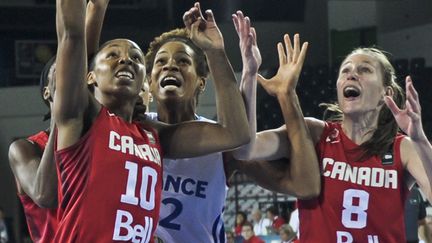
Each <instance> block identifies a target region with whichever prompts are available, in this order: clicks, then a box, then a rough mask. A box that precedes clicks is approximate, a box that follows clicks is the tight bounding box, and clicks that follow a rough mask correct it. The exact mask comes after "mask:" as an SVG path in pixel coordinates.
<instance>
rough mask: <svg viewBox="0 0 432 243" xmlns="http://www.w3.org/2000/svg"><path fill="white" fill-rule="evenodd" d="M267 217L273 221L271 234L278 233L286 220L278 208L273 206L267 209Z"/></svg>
mask: <svg viewBox="0 0 432 243" xmlns="http://www.w3.org/2000/svg"><path fill="white" fill-rule="evenodd" d="M266 214H267V218H268V219H269V220H270V221H271V222H272V223H271V231H272V232H268V233H269V234H271V233H275V234H278V232H279V229H280V227H281V226H282V225H283V224H285V220H284V219H283V218H282V217H281V216H279V213H278V210H277V209H276V208H275V207H273V206H271V207H269V208H268V209H267V211H266Z"/></svg>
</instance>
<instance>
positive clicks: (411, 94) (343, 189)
mask: <svg viewBox="0 0 432 243" xmlns="http://www.w3.org/2000/svg"><path fill="white" fill-rule="evenodd" d="M287 71H289V70H288V69H286V68H284V67H283V66H282V65H281V66H280V67H279V70H278V73H277V74H276V76H274V77H273V78H271V79H270V80H266V79H265V78H263V77H260V82H261V84H262V85H263V86H264V88H265V89H266V90H267V91H268V92H269V93H273V92H274V90H277V89H278V88H279V87H280V84H281V82H282V81H284V80H285V79H284V77H283V75H282V74H283V73H284V72H287ZM294 87H295V85H294ZM293 92H295V90H294V89H293ZM406 92H407V100H406V102H405V106H406V107H405V108H402V109H399V108H398V106H399V107H403V105H404V101H403V100H404V98H403V91H402V89H401V88H400V87H399V86H398V84H397V83H396V81H395V73H394V68H393V67H392V65H391V64H390V62H389V61H388V59H387V57H386V56H385V55H384V54H383V52H382V51H380V50H377V49H374V48H360V49H357V50H354V51H353V52H352V53H350V54H349V55H348V56H347V57H346V59H345V60H344V61H343V63H342V65H341V67H340V71H339V77H338V81H337V94H338V104H337V105H334V106H330V107H329V108H330V109H331V110H333V111H336V112H337V113H336V116H335V117H334V118H333V121H332V122H325V121H321V120H317V119H312V118H307V119H306V123H307V124H308V127H309V130H310V133H311V138H312V140H313V141H314V143H315V144H316V150H317V154H318V157H319V165H320V167H321V183H322V190H321V194H320V196H319V197H318V198H317V199H311V200H299V215H300V240H301V241H302V242H303V241H304V242H370V243H376V242H390V243H392V242H404V241H405V233H404V232H405V231H404V223H403V219H404V201H405V198H406V194H407V191H408V190H409V188H410V187H411V186H412V184H413V182H414V181H417V183H418V184H419V185H420V187H421V189H422V191H423V192H425V194H426V195H427V197H428V198H429V200H430V199H432V197H431V179H432V177H431V176H432V164H431V161H432V147H431V145H430V143H429V142H428V140H427V137H426V135H425V133H424V131H423V127H422V123H421V112H420V104H419V98H418V94H417V92H416V90H415V89H414V86H413V83H412V80H411V78H410V77H407V78H406ZM398 128H400V129H401V130H402V131H403V132H405V133H406V136H402V135H400V134H398ZM286 132H287V129H286V127H285V126H283V127H281V128H278V129H274V130H268V131H264V132H261V133H258V134H257V137H256V140H255V144H254V146H255V147H253V149H251V154H252V156H251V157H252V158H261V159H266V158H274V157H283V156H286V154H288V153H289V152H290V151H289V149H287V146H286V143H285V142H284V139H285V138H284V136H285V133H286ZM281 141H282V142H281ZM275 145H276V146H275ZM257 151H259V152H260V153H257Z"/></svg>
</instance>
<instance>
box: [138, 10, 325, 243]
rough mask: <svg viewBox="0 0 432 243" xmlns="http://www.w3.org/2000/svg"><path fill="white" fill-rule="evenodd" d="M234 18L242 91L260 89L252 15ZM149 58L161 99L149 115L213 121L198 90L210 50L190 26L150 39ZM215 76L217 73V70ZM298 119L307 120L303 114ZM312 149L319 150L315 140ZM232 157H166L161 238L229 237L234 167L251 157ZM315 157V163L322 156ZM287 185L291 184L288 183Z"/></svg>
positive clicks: (154, 86)
mask: <svg viewBox="0 0 432 243" xmlns="http://www.w3.org/2000/svg"><path fill="white" fill-rule="evenodd" d="M198 7H199V6H198ZM233 20H234V23H235V24H236V26H237V28H236V29H237V31H238V33H239V36H240V45H241V54H242V57H243V76H242V84H241V87H242V89H246V90H247V91H243V92H252V91H254V90H255V89H256V76H257V71H258V68H259V65H260V64H261V56H260V53H259V50H258V48H257V45H256V37H255V32H254V30H253V29H251V27H250V22H249V19H248V18H245V17H244V16H243V13H241V12H240V11H239V12H237V13H236V14H235V17H234V19H233ZM146 62H147V65H146V66H147V70H148V73H149V74H150V78H149V80H150V84H151V90H152V94H153V97H154V98H155V100H156V102H157V113H149V114H147V115H148V116H149V117H151V118H152V119H154V120H160V121H163V122H166V123H170V124H176V123H179V122H185V121H193V120H200V121H205V122H213V121H211V120H208V119H206V118H204V117H202V116H199V115H197V114H196V108H197V104H198V99H199V95H200V94H201V93H202V92H203V91H204V88H205V82H206V78H207V76H208V70H207V62H206V58H205V54H204V53H203V51H202V50H201V49H200V48H199V47H198V46H196V45H195V44H194V43H193V42H192V41H191V39H190V38H189V33H188V30H186V29H175V30H172V31H170V32H166V33H163V34H162V35H161V36H159V37H156V38H155V40H154V41H153V42H152V43H151V44H150V47H149V50H148V52H147V54H146ZM212 76H213V77H214V78H215V79H216V78H217V76H215V75H212ZM219 89H221V87H218V86H216V92H220V91H219ZM228 101H229V100H225V102H228ZM218 102H221V100H219V101H218ZM254 104H255V103H254ZM250 109H252V108H250ZM253 110H254V108H253ZM249 112H251V111H248V113H249ZM299 121H300V122H303V123H304V121H303V120H302V119H300V120H299ZM292 123H293V124H294V123H295V122H292ZM254 132H255V131H254ZM310 154H312V155H313V156H315V155H314V149H313V146H311V153H310ZM228 157H232V156H229V155H228V154H225V153H220V152H219V153H212V154H208V155H205V156H200V157H194V158H187V159H182V160H179V159H176V160H171V159H164V187H163V192H162V204H161V212H160V220H159V225H158V228H157V231H156V235H157V237H158V238H159V239H160V240H161V241H163V242H177V243H178V242H223V241H224V239H225V236H224V225H223V217H222V216H223V208H224V202H225V199H226V192H227V186H226V182H227V178H229V176H231V175H232V174H233V172H234V170H237V169H241V167H242V166H245V167H247V166H248V163H246V162H243V161H234V160H232V159H226V158H228ZM315 157H316V156H315ZM302 162H303V161H302ZM284 163H286V162H285V161H284ZM310 163H311V164H313V165H315V166H316V164H317V161H315V163H314V161H312V162H310ZM256 164H257V165H258V164H260V163H259V162H257V163H256ZM261 164H264V163H262V162H261ZM303 164H305V165H307V164H308V163H303ZM252 167H255V168H257V169H256V170H255V171H258V169H260V170H262V166H260V167H257V166H256V165H255V164H252ZM316 167H317V168H318V166H316ZM272 169H273V170H275V169H279V168H272ZM244 171H252V169H244ZM267 171H270V170H269V169H267ZM268 173H270V172H268ZM257 174H258V173H257ZM301 176H303V177H305V176H304V175H301ZM270 178H271V177H266V178H263V177H261V179H262V180H263V181H264V180H266V181H269V180H270ZM300 182H301V181H300ZM268 183H269V184H273V182H268ZM318 185H319V184H318ZM284 186H285V187H288V188H290V186H286V184H285V185H284ZM281 187H283V186H281ZM318 190H319V189H315V191H318ZM291 191H292V190H291ZM303 193H304V194H306V193H308V192H307V191H303Z"/></svg>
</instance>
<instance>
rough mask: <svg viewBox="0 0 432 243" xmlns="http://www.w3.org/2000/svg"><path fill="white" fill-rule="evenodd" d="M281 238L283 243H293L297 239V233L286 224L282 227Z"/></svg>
mask: <svg viewBox="0 0 432 243" xmlns="http://www.w3.org/2000/svg"><path fill="white" fill-rule="evenodd" d="M279 236H280V239H281V243H291V242H294V240H295V239H296V237H297V236H296V232H295V231H294V230H293V228H291V226H290V225H289V224H284V225H282V226H281V227H280V230H279Z"/></svg>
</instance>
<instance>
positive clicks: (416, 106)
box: [384, 76, 424, 140]
mask: <svg viewBox="0 0 432 243" xmlns="http://www.w3.org/2000/svg"><path fill="white" fill-rule="evenodd" d="M405 89H406V102H405V108H403V109H400V108H399V107H398V106H397V105H396V103H395V102H394V100H393V99H392V98H391V97H390V96H386V97H384V101H385V103H386V105H387V107H388V108H389V109H390V111H391V112H392V114H393V116H394V118H395V120H396V122H397V124H398V126H399V127H400V129H402V131H404V132H405V133H406V134H407V135H408V136H409V137H410V138H411V139H413V140H417V139H419V138H421V137H422V136H424V131H423V125H422V122H421V107H420V101H419V97H418V93H417V91H416V90H415V88H414V85H413V82H412V80H411V77H410V76H407V77H406V79H405Z"/></svg>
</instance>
